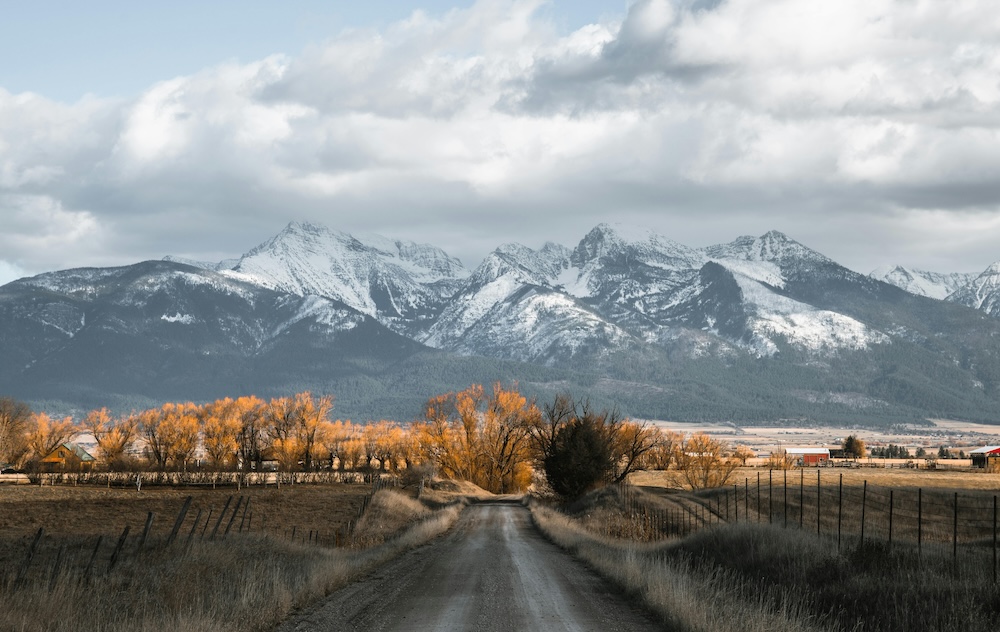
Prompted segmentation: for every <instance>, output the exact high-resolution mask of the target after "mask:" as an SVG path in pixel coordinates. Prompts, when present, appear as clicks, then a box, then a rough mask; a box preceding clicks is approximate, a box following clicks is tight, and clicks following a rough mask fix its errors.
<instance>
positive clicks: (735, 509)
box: [621, 470, 1000, 569]
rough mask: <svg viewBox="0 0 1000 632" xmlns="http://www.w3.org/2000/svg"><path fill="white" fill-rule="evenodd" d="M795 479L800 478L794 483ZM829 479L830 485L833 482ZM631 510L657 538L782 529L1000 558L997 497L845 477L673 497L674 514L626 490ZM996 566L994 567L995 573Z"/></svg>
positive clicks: (845, 541)
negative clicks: (753, 526)
mask: <svg viewBox="0 0 1000 632" xmlns="http://www.w3.org/2000/svg"><path fill="white" fill-rule="evenodd" d="M796 474H797V475H796ZM831 479H832V480H831ZM621 494H622V497H623V499H624V502H625V504H626V508H627V510H628V512H629V513H630V515H632V516H633V518H634V519H635V520H638V521H639V522H640V523H642V524H643V526H644V530H645V531H646V532H648V533H649V534H651V536H652V537H653V538H661V537H670V536H684V535H687V534H690V533H692V532H694V531H697V530H699V529H702V528H704V527H706V526H712V525H715V524H721V523H737V522H754V523H768V524H773V525H780V526H782V527H786V528H795V529H801V530H806V531H811V532H814V533H815V534H816V535H818V536H827V537H831V538H833V537H835V538H836V541H837V546H838V549H840V548H843V547H845V546H852V545H857V544H861V543H863V542H867V541H879V542H885V543H886V544H887V545H889V546H890V547H891V546H892V545H893V544H894V543H897V544H898V543H908V544H912V545H915V546H916V548H917V549H918V551H920V552H922V551H923V548H924V547H925V546H934V547H936V549H937V550H940V549H941V547H942V545H947V546H949V547H950V548H951V553H952V556H953V557H954V558H955V559H956V560H957V558H958V555H959V548H960V547H963V548H965V549H970V550H973V549H974V550H979V551H983V552H991V555H992V557H993V558H994V560H995V559H996V555H997V535H998V526H1000V525H998V495H1000V494H997V493H994V492H976V491H966V492H957V491H945V490H940V489H933V490H926V489H922V488H916V489H911V488H893V487H884V486H876V485H870V484H868V482H867V481H864V482H863V484H862V485H861V486H845V485H844V483H843V475H842V474H840V475H836V476H830V475H829V473H828V475H827V477H826V479H825V480H824V478H823V476H822V474H821V471H820V470H816V475H815V477H813V476H812V474H811V473H810V474H809V476H808V477H807V476H806V474H805V471H804V470H798V471H797V472H795V471H793V472H792V473H791V476H789V471H788V470H769V471H767V472H764V473H758V474H757V476H756V477H754V478H752V479H751V478H744V479H743V481H741V482H737V483H734V484H732V485H730V486H728V487H725V488H717V489H712V490H702V491H700V492H697V493H694V494H690V495H679V494H673V495H670V496H668V497H665V499H666V500H667V501H668V504H669V508H668V507H663V506H658V505H657V504H656V503H655V502H650V501H649V500H648V497H647V498H644V497H643V496H641V495H640V494H638V493H637V491H636V490H635V489H634V488H631V487H630V486H622V488H621ZM996 567H997V565H996V563H995V562H994V569H996Z"/></svg>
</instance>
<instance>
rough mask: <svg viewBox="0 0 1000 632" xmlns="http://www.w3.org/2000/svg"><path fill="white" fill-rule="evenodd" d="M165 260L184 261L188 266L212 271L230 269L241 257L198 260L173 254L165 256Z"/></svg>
mask: <svg viewBox="0 0 1000 632" xmlns="http://www.w3.org/2000/svg"><path fill="white" fill-rule="evenodd" d="M163 261H171V262H173V263H183V264H184V265H186V266H192V267H195V268H201V269H202V270H211V271H212V272H219V271H221V270H229V269H231V268H232V267H233V266H235V265H236V264H238V263H239V262H240V260H239V259H223V260H222V261H217V262H213V261H197V260H195V259H186V258H184V257H175V256H173V255H167V256H165V257H164V258H163Z"/></svg>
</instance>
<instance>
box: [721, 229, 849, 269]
mask: <svg viewBox="0 0 1000 632" xmlns="http://www.w3.org/2000/svg"><path fill="white" fill-rule="evenodd" d="M705 253H706V254H708V255H709V256H710V257H712V258H718V259H745V260H747V261H771V262H773V263H777V264H779V265H780V264H789V263H793V262H796V261H812V262H823V263H832V260H831V259H829V258H828V257H826V256H824V255H822V254H820V253H818V252H816V251H815V250H813V249H811V248H807V247H806V246H803V245H802V244H800V243H799V242H797V241H795V240H794V239H792V238H790V237H789V236H788V235H786V234H784V233H782V232H780V231H777V230H772V231H768V232H766V233H764V234H763V235H761V236H760V237H753V236H750V235H744V236H742V237H737V238H736V239H734V240H733V241H731V242H730V243H728V244H719V245H717V246H709V247H708V248H705Z"/></svg>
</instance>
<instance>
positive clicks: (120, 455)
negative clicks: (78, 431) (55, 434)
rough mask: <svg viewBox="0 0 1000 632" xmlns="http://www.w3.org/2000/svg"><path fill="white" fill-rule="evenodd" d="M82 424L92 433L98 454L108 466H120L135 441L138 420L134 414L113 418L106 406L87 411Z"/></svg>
mask: <svg viewBox="0 0 1000 632" xmlns="http://www.w3.org/2000/svg"><path fill="white" fill-rule="evenodd" d="M83 425H84V427H85V428H87V430H89V431H90V433H91V434H92V435H94V440H95V441H96V442H97V451H98V456H99V457H100V459H101V460H102V461H103V462H104V464H105V465H107V466H108V467H112V468H113V467H118V466H120V465H121V464H122V463H123V461H124V459H125V455H126V454H127V452H128V451H129V450H130V449H131V448H132V444H133V443H135V440H136V437H137V434H138V426H139V420H138V418H137V417H136V416H135V415H124V416H122V417H118V418H114V417H112V416H111V414H110V413H109V412H108V409H107V408H101V409H99V410H92V411H91V412H89V413H87V416H86V417H85V418H84V420H83Z"/></svg>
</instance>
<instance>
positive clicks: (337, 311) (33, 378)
mask: <svg viewBox="0 0 1000 632" xmlns="http://www.w3.org/2000/svg"><path fill="white" fill-rule="evenodd" d="M0 322H2V323H3V329H2V333H0V355H2V356H3V357H4V359H5V362H3V363H0V385H2V386H3V387H5V388H0V390H7V389H8V388H15V387H16V388H20V389H22V390H26V391H28V392H33V393H36V396H38V395H37V393H43V394H44V393H47V392H48V393H63V394H65V392H66V391H67V390H68V391H69V392H72V393H75V394H76V395H75V396H76V397H79V398H80V399H79V400H78V401H86V400H89V399H93V400H95V401H97V400H99V396H100V395H99V394H100V393H101V392H104V393H151V392H156V393H160V394H161V396H162V394H164V393H170V395H169V396H171V397H175V398H184V399H190V398H198V397H214V396H218V395H217V394H218V393H219V391H220V390H223V389H229V392H231V393H232V392H240V391H245V390H247V389H250V388H252V389H253V390H255V391H260V392H262V393H267V392H273V390H274V387H275V386H278V385H280V384H288V383H294V382H295V381H296V380H295V379H294V378H290V377H289V376H288V375H287V371H288V370H289V368H290V367H292V366H293V365H291V364H289V363H283V362H276V361H275V360H276V358H282V357H284V356H285V355H286V354H291V355H294V356H295V357H296V358H297V359H296V362H297V363H300V367H295V368H293V369H292V370H293V372H294V371H295V370H299V369H300V368H303V369H304V367H307V366H308V365H309V363H310V362H314V361H316V359H315V357H314V356H315V354H316V351H322V355H323V356H325V357H326V362H327V363H332V362H333V361H334V360H335V359H336V355H337V350H338V349H344V348H345V347H348V348H349V347H352V346H359V344H358V341H359V340H364V343H363V345H360V346H364V347H366V348H367V350H368V353H370V354H373V355H379V354H380V353H383V352H384V350H385V348H387V347H388V348H389V349H391V348H393V347H399V348H403V349H408V352H407V353H412V352H414V351H416V350H419V349H422V348H423V347H422V346H421V345H418V344H417V343H413V342H411V341H408V340H407V339H405V338H402V337H400V336H396V335H394V334H392V333H391V332H389V331H387V330H385V329H384V328H383V327H382V326H381V325H379V324H378V323H376V322H375V321H374V320H373V319H371V318H370V317H368V316H366V315H365V314H362V313H360V312H358V311H357V310H354V309H352V308H350V307H348V306H346V305H344V304H342V303H339V302H337V301H333V300H330V299H327V298H322V297H318V296H305V297H302V296H296V295H293V294H288V293H281V292H274V291H272V290H268V289H266V288H263V287H261V286H259V285H255V284H252V283H247V282H245V281H240V280H238V279H234V278H232V277H231V276H226V275H223V274H220V273H216V272H212V271H210V270H205V269H202V268H196V267H192V266H188V265H184V264H179V263H176V262H167V261H147V262H143V263H139V264H135V265H132V266H125V267H120V268H103V269H77V270H67V271H63V272H51V273H46V274H42V275H39V276H36V277H30V278H25V279H21V280H19V281H15V282H13V283H9V284H7V285H5V286H4V287H3V289H2V292H0ZM373 336H375V337H376V338H374V339H373ZM389 353H390V355H391V353H392V352H391V351H389ZM327 370H328V371H330V372H335V371H336V369H335V368H333V367H330V368H328V369H327ZM307 372H308V371H307Z"/></svg>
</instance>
